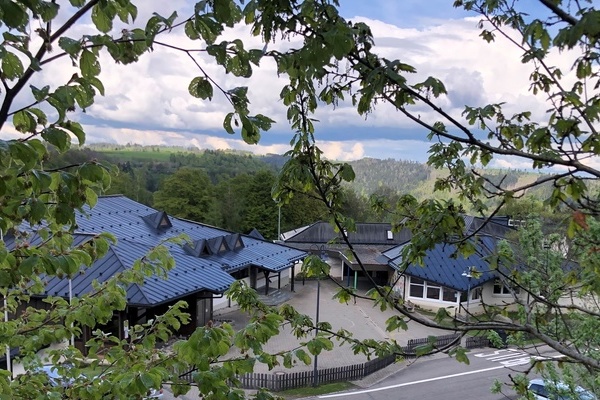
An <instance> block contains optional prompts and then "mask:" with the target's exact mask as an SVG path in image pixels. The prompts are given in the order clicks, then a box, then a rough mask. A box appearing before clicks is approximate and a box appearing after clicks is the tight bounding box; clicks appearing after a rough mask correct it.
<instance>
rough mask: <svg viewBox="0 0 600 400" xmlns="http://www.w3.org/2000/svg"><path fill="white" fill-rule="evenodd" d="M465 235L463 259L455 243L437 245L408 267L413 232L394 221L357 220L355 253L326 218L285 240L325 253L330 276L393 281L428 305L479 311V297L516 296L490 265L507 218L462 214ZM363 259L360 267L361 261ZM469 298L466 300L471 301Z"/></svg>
mask: <svg viewBox="0 0 600 400" xmlns="http://www.w3.org/2000/svg"><path fill="white" fill-rule="evenodd" d="M463 218H464V222H465V233H466V234H472V235H473V236H472V238H471V239H469V240H471V241H472V243H473V245H474V247H475V249H476V252H475V254H473V255H471V256H468V257H463V256H462V255H460V254H459V252H457V248H456V246H455V245H453V244H449V243H439V244H437V245H435V246H434V247H433V248H432V249H430V250H428V251H427V252H426V255H425V257H424V259H423V265H419V264H415V263H409V264H408V265H404V263H403V260H402V253H403V250H404V249H405V248H406V247H407V246H408V244H409V243H410V239H411V237H412V233H411V232H410V231H409V230H407V229H403V230H401V231H399V232H394V231H393V230H392V226H391V225H390V224H385V223H357V224H356V231H355V232H348V238H349V241H350V243H351V244H352V247H353V248H354V250H355V253H356V255H357V257H353V256H352V255H351V254H349V252H348V247H347V246H346V245H345V244H344V243H342V241H341V235H340V233H339V232H336V231H335V230H334V228H333V226H332V225H331V224H329V223H327V222H317V223H315V224H312V225H309V226H305V227H302V228H298V229H295V230H293V231H289V232H286V233H284V234H282V239H283V241H284V242H285V243H286V244H288V245H290V246H293V247H296V248H298V249H302V250H305V251H308V252H313V253H315V252H317V251H325V252H326V254H327V255H328V256H329V259H328V263H329V264H330V265H331V266H332V269H331V271H332V275H333V276H335V277H337V278H338V279H340V280H342V281H346V282H347V285H348V286H353V287H354V288H356V286H357V283H358V281H359V280H363V281H364V280H365V277H366V276H365V275H366V274H369V275H370V278H371V279H373V280H374V281H375V282H376V283H377V284H381V285H390V286H391V287H392V288H393V290H394V291H395V292H396V294H397V296H399V297H402V298H403V299H404V300H405V301H407V302H410V303H413V304H415V305H418V306H421V307H423V308H425V309H431V310H436V309H438V308H441V307H444V308H452V307H453V308H454V309H455V310H456V313H457V314H459V313H462V314H463V315H464V313H465V312H466V308H467V307H468V308H469V310H470V312H477V311H479V310H480V309H481V306H482V302H481V299H482V298H485V300H486V304H504V303H505V302H507V301H511V300H512V299H513V297H514V295H515V294H517V295H518V293H515V289H512V288H510V287H508V286H506V285H504V284H503V280H501V279H500V275H499V274H498V271H496V270H492V269H491V268H490V265H489V262H488V257H489V256H490V255H492V254H493V252H494V251H495V248H496V243H497V241H498V240H499V239H503V238H505V237H506V235H507V234H508V233H509V232H511V231H514V226H513V225H514V224H513V223H512V221H511V220H510V219H509V218H507V217H498V218H493V219H492V220H490V221H487V222H486V220H485V219H482V218H478V217H473V216H467V215H465V216H463ZM357 258H358V259H360V261H361V264H362V267H361V266H360V265H359V262H358V260H357ZM467 298H468V300H467Z"/></svg>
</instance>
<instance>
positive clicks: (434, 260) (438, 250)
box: [383, 236, 497, 291]
mask: <svg viewBox="0 0 600 400" xmlns="http://www.w3.org/2000/svg"><path fill="white" fill-rule="evenodd" d="M473 240H474V241H475V246H476V248H477V252H476V253H475V254H473V255H471V256H469V257H467V258H464V257H463V256H461V255H456V253H457V252H456V250H457V249H456V246H455V245H452V244H443V243H441V244H437V245H435V247H434V248H433V249H431V250H428V251H426V255H425V258H424V260H423V264H424V266H421V265H418V264H414V263H413V264H409V266H408V267H407V268H406V270H405V271H404V273H405V274H407V275H410V276H415V277H418V278H421V279H425V280H427V281H430V282H435V283H438V284H440V285H443V286H446V287H448V288H452V289H455V290H459V291H466V290H467V288H468V285H469V278H468V277H467V276H463V273H467V272H468V271H470V270H472V269H475V270H477V271H478V272H480V273H481V276H480V277H479V278H474V277H472V278H471V287H477V286H480V285H482V284H484V283H485V282H488V281H490V280H491V279H494V278H496V277H497V274H496V272H495V271H493V270H491V269H490V266H489V263H488V262H487V261H486V260H485V257H487V256H489V255H491V254H492V252H493V251H494V249H495V246H496V240H497V239H496V238H493V237H491V236H478V237H477V238H476V239H473ZM406 245H407V244H404V245H401V246H398V247H395V248H393V249H390V250H389V251H387V252H384V253H383V257H385V258H387V259H388V260H389V261H388V264H389V265H390V266H391V267H392V268H394V269H396V270H398V269H399V268H400V267H401V265H402V256H401V254H402V249H403V248H404V247H405V246H406Z"/></svg>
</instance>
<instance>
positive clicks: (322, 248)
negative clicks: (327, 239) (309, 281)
mask: <svg viewBox="0 0 600 400" xmlns="http://www.w3.org/2000/svg"><path fill="white" fill-rule="evenodd" d="M313 247H316V250H317V251H319V258H320V259H321V261H323V262H326V261H325V260H327V253H326V252H325V245H320V246H317V245H312V246H311V248H313ZM320 300H321V270H319V274H318V275H317V315H316V316H315V338H316V337H317V336H319V307H320ZM318 363H319V356H318V355H317V354H315V358H314V360H313V386H314V387H317V385H318V384H319V369H318Z"/></svg>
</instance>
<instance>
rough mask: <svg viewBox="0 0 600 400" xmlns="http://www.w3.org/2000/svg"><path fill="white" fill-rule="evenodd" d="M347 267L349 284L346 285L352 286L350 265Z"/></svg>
mask: <svg viewBox="0 0 600 400" xmlns="http://www.w3.org/2000/svg"><path fill="white" fill-rule="evenodd" d="M346 268H347V269H348V284H347V285H346V286H348V287H350V265H346Z"/></svg>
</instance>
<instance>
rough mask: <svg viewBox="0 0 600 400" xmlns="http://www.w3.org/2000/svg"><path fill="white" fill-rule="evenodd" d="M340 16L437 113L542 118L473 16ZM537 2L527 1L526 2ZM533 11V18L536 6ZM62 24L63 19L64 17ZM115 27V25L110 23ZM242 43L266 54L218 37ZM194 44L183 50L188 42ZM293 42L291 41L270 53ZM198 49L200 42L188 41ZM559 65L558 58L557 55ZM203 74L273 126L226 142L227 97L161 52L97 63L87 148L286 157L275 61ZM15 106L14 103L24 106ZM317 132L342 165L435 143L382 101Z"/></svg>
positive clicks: (390, 6) (427, 5)
mask: <svg viewBox="0 0 600 400" xmlns="http://www.w3.org/2000/svg"><path fill="white" fill-rule="evenodd" d="M340 3H341V13H342V15H343V16H344V17H345V18H347V19H350V20H352V21H362V22H366V23H367V24H368V25H369V26H371V28H372V31H373V34H374V36H375V45H376V47H375V48H376V51H377V52H378V53H379V54H380V55H382V56H385V57H387V58H390V59H400V60H401V61H402V62H405V63H408V64H410V65H413V66H414V67H416V69H417V71H418V72H417V74H415V75H414V77H412V79H414V80H415V81H416V80H418V79H425V78H426V77H427V76H430V75H431V76H435V77H437V78H440V79H441V80H442V81H443V82H444V84H445V85H446V88H447V89H448V91H449V94H448V95H447V96H445V97H444V98H441V99H440V100H439V104H440V106H441V107H442V108H443V109H444V110H445V111H447V112H449V113H450V114H451V115H453V116H455V117H457V118H460V116H461V112H462V110H463V109H464V106H465V105H469V106H482V105H485V104H488V103H492V102H505V103H506V106H505V107H506V111H507V114H510V113H512V112H516V111H520V110H523V109H524V108H526V109H529V110H531V111H532V112H533V115H534V117H536V116H537V117H542V116H543V115H544V112H545V110H546V108H548V107H547V104H546V103H545V102H544V101H543V100H544V99H543V98H538V97H535V96H533V95H532V94H531V93H529V92H528V85H529V83H528V75H529V73H530V72H531V70H530V67H528V66H526V65H523V64H521V63H520V54H519V51H518V50H517V49H516V48H515V47H514V45H512V44H510V43H509V42H508V41H507V40H498V41H496V42H495V43H493V44H488V43H487V42H485V41H484V40H482V39H481V38H480V37H479V36H478V35H479V32H480V31H479V29H478V27H477V24H478V21H479V18H478V17H477V16H475V15H473V14H469V13H467V12H465V11H464V10H461V9H456V8H453V7H452V3H453V0H428V1H422V0H402V1H400V0H370V1H361V0H341V1H340ZM526 3H532V2H529V1H528V2H526ZM190 4H191V2H189V1H186V0H172V1H169V2H163V1H159V0H153V1H145V2H139V5H138V8H139V11H140V16H139V18H138V20H139V21H143V20H144V17H146V18H147V17H148V16H150V15H151V13H152V12H153V11H156V10H158V11H159V13H160V14H161V15H165V16H166V15H169V14H170V12H171V11H172V10H174V9H176V10H177V11H178V12H179V14H180V16H181V17H184V16H187V15H188V14H189V11H185V10H186V9H187V10H189V7H190ZM532 11H536V10H532ZM62 18H66V17H65V16H62ZM89 23H90V22H89V21H83V23H81V24H79V25H77V26H76V27H75V28H74V31H73V33H72V35H71V37H75V36H76V35H77V34H85V33H88V32H90V30H89V29H90V26H89ZM115 29H118V27H116V28H115ZM234 37H245V38H246V42H245V45H246V47H247V48H248V47H254V48H262V46H263V45H262V44H261V43H260V41H259V40H258V39H256V38H251V37H249V36H248V34H247V33H246V28H242V27H235V28H233V29H231V30H230V31H228V32H227V33H226V35H225V38H228V39H231V38H234ZM160 40H164V41H166V42H168V43H171V44H176V45H182V43H184V44H185V43H187V42H186V40H185V37H184V35H183V32H177V31H175V32H172V33H171V34H170V35H169V36H168V37H167V38H165V39H160ZM186 45H189V44H186ZM283 45H285V46H293V45H294V41H293V40H292V41H290V42H287V43H278V44H274V45H270V46H272V47H270V48H276V47H277V46H283ZM191 46H195V47H193V48H197V46H198V45H197V44H191ZM563 58H564V59H563ZM197 60H198V62H199V63H200V64H201V65H202V67H203V69H204V70H205V71H206V72H208V73H209V74H210V75H211V76H212V77H214V79H216V81H217V82H218V83H219V84H220V85H221V86H223V87H225V88H232V87H235V86H242V85H248V86H249V92H248V93H249V97H250V101H251V104H250V107H251V111H252V112H253V113H261V114H265V115H268V116H269V117H271V118H273V119H274V120H275V121H276V124H275V125H274V126H273V128H272V129H271V130H269V131H267V132H263V133H262V137H261V140H260V142H259V144H258V145H253V146H250V145H247V144H245V143H244V142H243V140H242V139H241V137H240V136H239V134H236V135H229V134H227V133H226V132H225V131H224V130H223V128H222V121H223V118H224V117H225V115H226V114H227V113H228V112H229V111H230V110H231V108H230V106H229V105H228V103H227V100H226V99H225V98H224V96H222V95H219V94H218V93H216V92H215V97H214V98H213V99H212V101H210V102H208V101H204V100H201V99H196V98H193V97H192V96H190V95H189V93H188V92H187V89H188V85H189V82H190V81H191V80H192V78H194V77H195V76H199V75H200V72H199V71H198V69H197V67H196V66H195V64H194V63H193V62H192V61H191V60H190V59H189V58H188V57H187V56H185V55H183V54H180V53H176V52H175V51H173V50H169V49H165V48H161V47H159V46H156V47H155V49H154V51H153V52H152V53H150V54H146V55H144V56H142V57H141V59H140V61H139V62H138V63H136V64H132V65H127V66H123V65H120V64H115V63H114V62H113V61H112V60H111V59H110V58H109V57H106V56H103V57H102V58H101V62H102V73H101V75H100V79H101V80H102V81H103V83H104V85H105V88H106V95H105V96H104V97H97V99H96V103H95V104H94V105H93V106H92V107H90V108H89V109H88V110H86V111H85V113H73V114H72V115H70V117H71V118H73V119H75V120H78V121H80V122H81V123H82V124H83V125H84V128H85V130H86V132H87V142H88V143H93V142H104V143H106V142H108V143H118V144H127V143H132V144H133V143H137V144H141V145H173V146H184V147H189V146H195V147H198V148H201V149H237V150H247V151H252V152H254V153H257V154H266V153H277V154H283V153H284V152H286V151H287V150H289V142H290V140H291V138H292V136H293V132H292V130H291V128H290V126H289V124H288V122H287V120H286V117H285V115H286V114H285V113H286V109H285V107H284V106H283V105H282V103H281V101H280V100H279V98H278V95H279V92H280V90H281V88H282V87H283V85H284V83H285V79H284V77H278V76H277V74H276V69H275V65H274V63H273V62H272V61H270V60H264V61H263V62H261V67H260V68H259V69H256V70H255V71H254V74H253V76H252V78H251V79H249V80H248V81H246V80H243V79H238V78H235V77H233V76H231V75H225V74H223V73H222V72H221V69H220V67H219V66H217V65H216V64H215V63H214V62H213V61H211V60H209V59H206V58H202V57H201V56H199V57H198V58H197ZM555 61H556V62H557V63H558V64H564V65H563V66H564V67H565V69H566V68H568V65H567V62H568V60H567V57H564V55H555ZM72 73H73V71H72V69H71V67H70V65H69V60H68V59H66V58H63V60H60V62H57V63H52V64H49V65H47V66H45V68H44V70H43V71H42V73H41V74H39V76H37V77H36V78H35V79H34V80H33V81H32V82H31V83H32V84H34V85H36V86H38V87H40V86H43V85H45V84H50V85H53V84H58V83H61V82H64V81H66V80H68V78H69V77H70V76H71V74H72ZM27 101H29V100H28V99H27V98H21V99H18V101H17V103H16V104H15V107H19V106H20V105H25V104H27ZM419 115H420V117H421V118H423V119H425V120H427V121H430V122H433V121H435V120H436V119H437V118H436V117H435V115H434V114H432V113H431V112H429V111H427V110H425V109H423V110H422V111H419ZM316 118H317V119H318V121H319V122H318V123H317V124H316V126H315V128H316V132H315V135H316V137H317V143H318V145H319V146H320V147H321V148H322V150H324V152H325V155H326V156H327V157H328V158H331V159H336V160H340V161H347V160H355V159H360V158H363V157H372V158H380V159H387V158H393V159H398V160H411V161H417V162H425V161H426V160H427V151H428V148H429V146H430V144H431V143H429V142H428V141H427V138H426V137H427V134H428V132H427V131H426V130H424V129H423V128H421V127H419V126H416V125H415V124H414V123H413V122H411V121H409V120H407V119H406V118H405V117H403V116H402V115H401V114H400V113H399V112H397V111H395V110H394V109H393V108H392V107H391V106H389V105H385V104H380V105H378V106H377V108H376V109H375V111H374V112H373V113H372V114H370V115H369V116H368V117H366V118H365V117H364V116H360V115H358V114H357V112H356V111H355V109H354V108H353V107H352V106H351V104H348V103H341V104H339V106H338V107H336V108H335V109H333V108H323V109H321V110H319V112H318V113H317V115H316ZM14 136H15V132H14V128H12V127H6V128H5V129H4V130H3V131H2V132H1V133H0V137H14ZM494 163H495V164H494V166H498V167H512V168H520V167H526V166H527V164H523V166H521V165H519V164H518V162H517V161H515V160H508V159H503V158H501V157H499V158H497V159H496V160H495V161H494Z"/></svg>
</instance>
